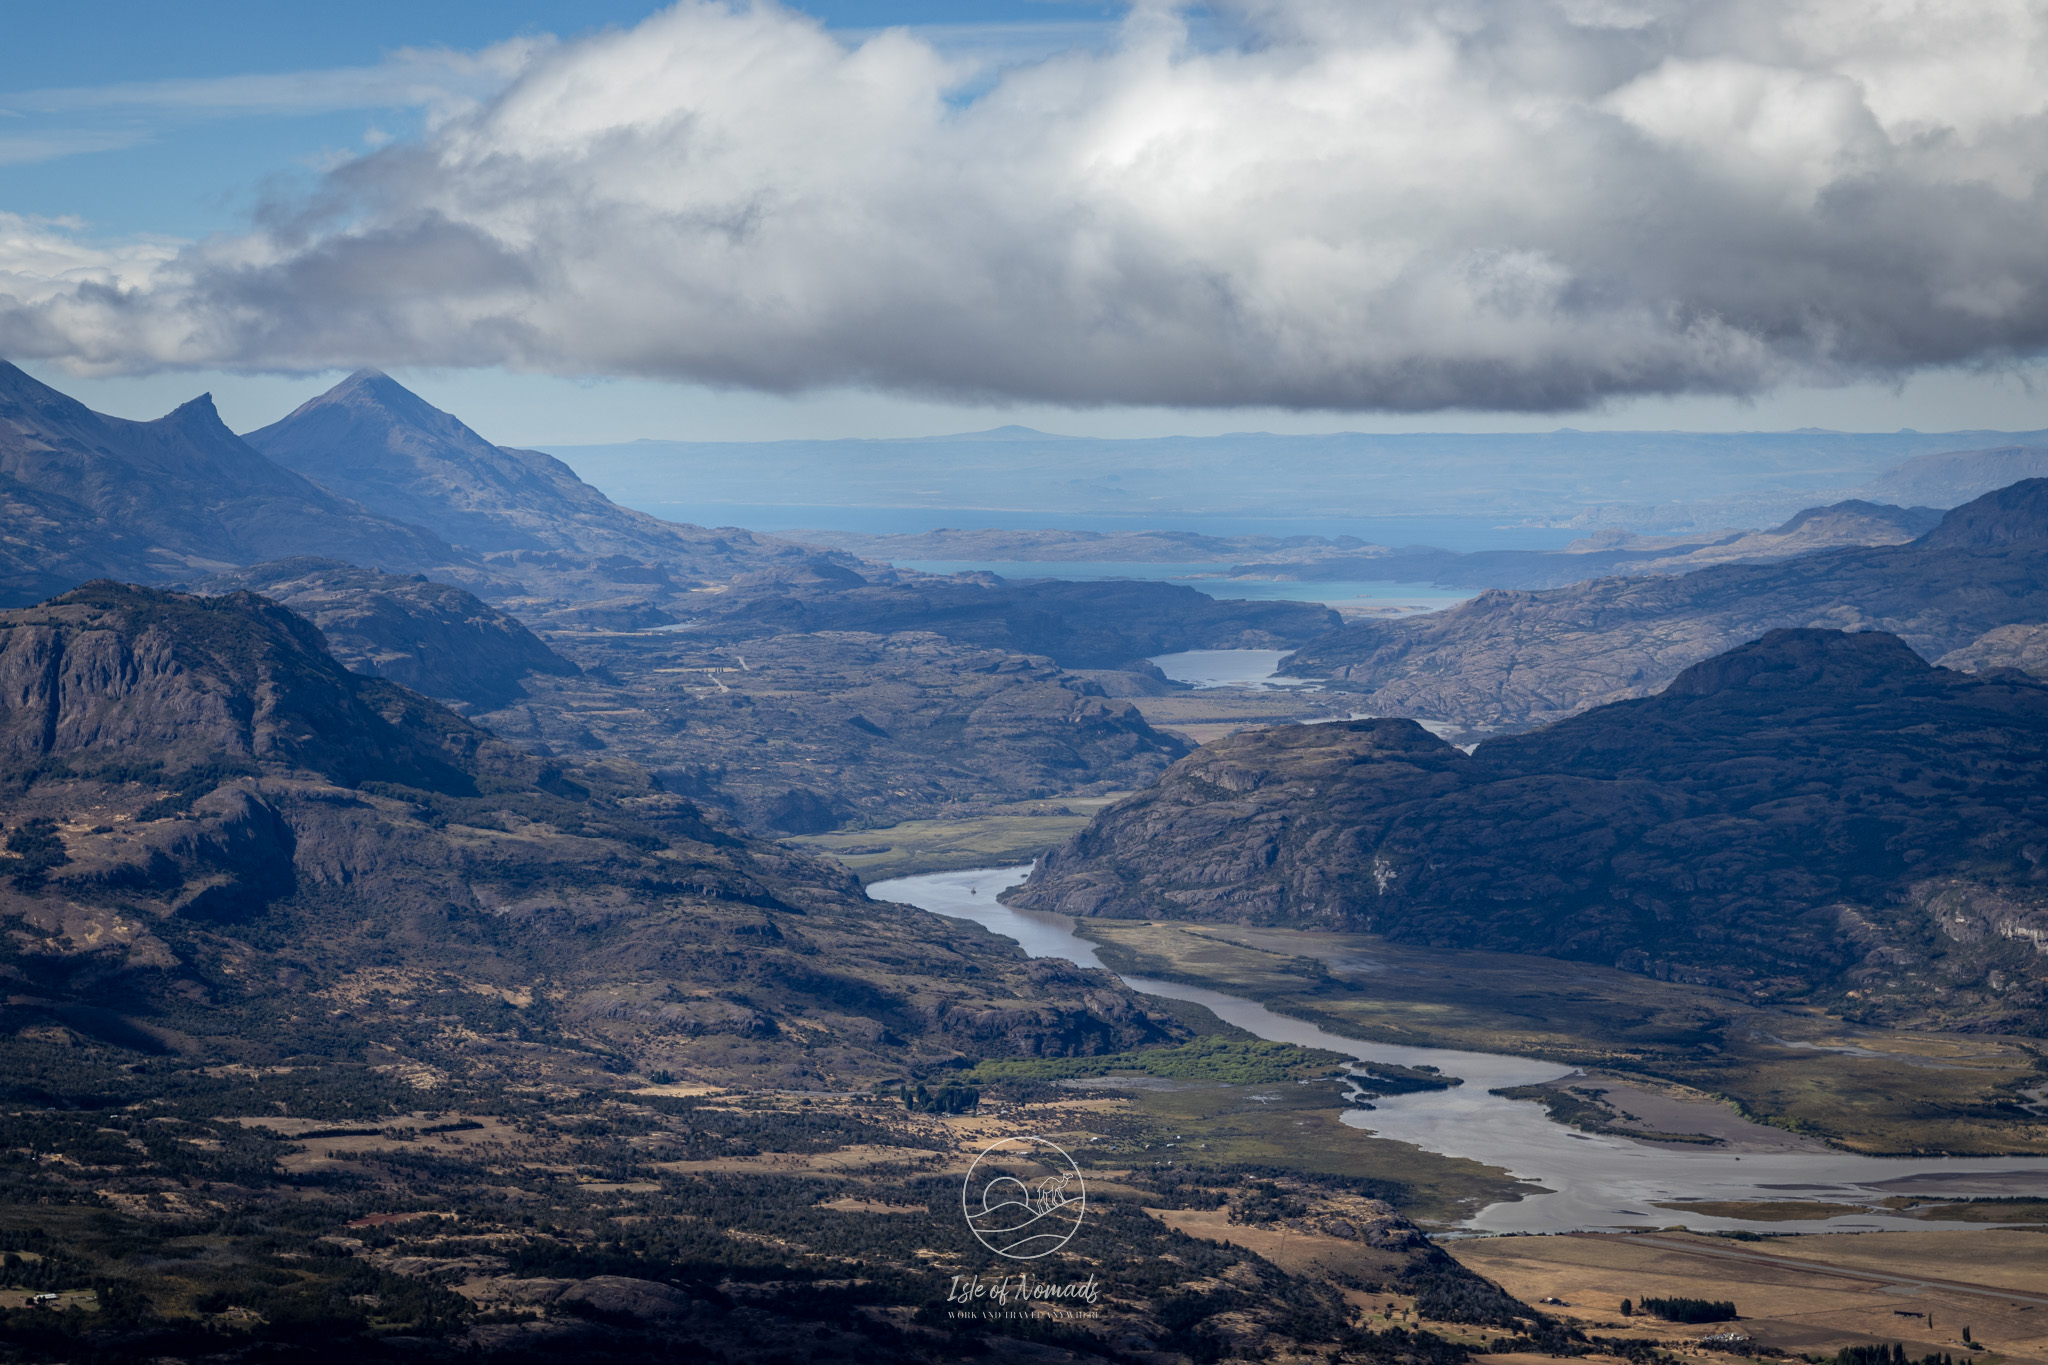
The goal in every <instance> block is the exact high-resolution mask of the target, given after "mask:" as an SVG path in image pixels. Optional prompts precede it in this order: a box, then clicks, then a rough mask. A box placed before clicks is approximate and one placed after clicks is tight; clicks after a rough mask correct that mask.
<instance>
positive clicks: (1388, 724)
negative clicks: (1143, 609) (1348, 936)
mask: <svg viewBox="0 0 2048 1365" xmlns="http://www.w3.org/2000/svg"><path fill="white" fill-rule="evenodd" d="M2044 763H2048V687H2044V686H2042V685H2041V684H2040V683H2038V682H2036V681H2034V680H2033V679H2031V678H2028V677H2025V676H2024V675H2020V674H2016V673H1995V674H1987V675H1978V676H1969V675H1963V674H1957V673H1953V672H1949V671H1947V670H1943V669H1936V668H1932V667H1930V666H1929V665H1927V664H1926V663H1924V662H1923V661H1922V660H1920V658H1919V657H1918V656H1916V655H1915V654H1914V653H1913V652H1912V651H1911V650H1909V649H1908V648H1906V646H1905V645H1904V644H1903V643H1901V642H1900V641H1899V640H1897V639H1896V638H1894V637H1891V636H1887V635H1882V634H1875V633H1863V634H1843V633H1839V632H1832V631H1819V630H1783V631H1775V632H1772V633H1771V634H1769V635H1767V636H1766V637H1765V638H1764V639H1762V640H1761V641H1758V642H1755V643H1753V644H1749V645H1745V646H1742V647H1740V648H1738V649H1735V650H1732V651H1729V652H1728V653H1726V654H1723V655H1720V656H1717V657H1715V658H1712V659H1709V660H1706V661H1703V662H1702V663H1699V664H1697V665H1695V666H1693V667H1692V668H1690V669H1688V670H1686V671H1685V672H1684V673H1682V674H1681V675H1680V676H1679V677H1678V678H1677V679H1675V680H1674V681H1673V682H1672V683H1671V684H1670V686H1668V687H1666V688H1665V689H1664V690H1663V692H1662V693H1661V694H1660V695H1658V696H1656V697H1653V698H1648V699H1644V700H1639V701H1631V702H1623V703H1618V704H1615V705H1610V706H1604V707H1601V708H1599V709H1597V710H1594V711H1590V712H1588V713H1586V714H1584V715H1582V716H1579V717H1576V718H1574V719H1571V720H1568V721H1564V722H1561V723H1558V724H1556V725H1552V726H1550V727H1548V728H1546V729H1543V730H1538V731H1535V732H1532V733H1529V734H1525V735H1517V736H1511V737H1506V738H1501V739H1496V740H1491V741H1488V742H1486V743H1484V744H1481V745H1480V746H1479V747H1478V748H1477V750H1476V751H1475V752H1473V753H1472V754H1469V755H1468V754H1466V753H1464V752H1461V751H1460V750H1458V749H1456V748H1454V747H1452V746H1451V745H1449V744H1447V743H1445V742H1443V741H1441V740H1439V739H1437V738H1435V737H1434V736H1432V735H1430V734H1429V733H1428V732H1426V731H1424V730H1423V729H1422V728H1421V727H1420V726H1418V725H1416V724H1414V723H1413V722H1410V721H1405V720H1393V719H1384V720H1371V721H1357V722H1351V723H1349V724H1334V725H1317V726H1294V727H1279V728H1275V729H1270V730H1262V731H1252V732H1248V733H1244V734H1240V735H1237V736H1233V737H1232V738H1230V739H1228V740H1225V741H1221V742H1219V743H1217V744H1214V745H1210V746H1206V747H1205V748H1203V749H1202V750H1200V751H1199V752H1198V753H1196V754H1195V755H1194V756H1193V757H1191V758H1188V759H1186V760H1183V761H1182V762H1181V763H1179V764H1177V765H1175V767H1174V768H1173V769H1172V770H1171V771H1169V772H1168V774H1167V776H1166V777H1165V778H1164V779H1162V781H1161V782H1160V783H1159V785H1158V786H1157V787H1155V788H1153V789H1151V790H1150V791H1146V792H1141V793H1139V794H1138V795H1136V796H1133V797H1131V798H1129V799H1128V800H1126V801H1124V802H1122V803H1120V804H1118V805H1117V806H1114V807H1111V808H1110V809H1109V810H1107V811H1105V812H1103V814H1102V815H1100V816H1098V817H1097V819H1096V820H1095V821H1094V822H1093V823H1092V824H1091V825H1090V826H1089V827H1088V828H1087V829H1086V830H1084V831H1083V832H1082V833H1081V834H1079V835H1077V836H1075V838H1074V839H1073V840H1072V841H1070V842H1069V843H1068V844H1067V845H1066V846H1065V847H1064V848H1062V849H1060V850H1058V851H1057V852H1055V853H1053V854H1050V855H1048V856H1047V857H1046V858H1045V859H1044V860H1043V862H1042V863H1041V865H1040V866H1039V867H1038V869H1037V870H1036V871H1034V873H1033V874H1032V877H1031V880H1030V881H1029V882H1028V883H1027V884H1026V885H1025V886H1024V887H1023V888H1022V889H1021V890H1020V891H1019V892H1017V893H1015V897H1014V898H1015V901H1016V903H1017V904H1020V905H1023V906H1026V907H1029V908H1032V909H1044V910H1060V911H1065V912H1068V913H1073V914H1082V915H1107V916H1113V917H1118V918H1141V917H1148V916H1172V917H1181V918H1190V919H1220V920H1236V921H1243V922H1250V923H1260V924H1283V925H1293V926H1301V927H1317V928H1343V929H1353V930H1365V931H1370V932H1377V933H1382V934H1386V935H1388V936H1389V937H1391V938H1394V939H1397V940H1401V941H1405V942H1415V943H1426V944H1431V945H1435V946H1447V947H1474V948H1489V949H1496V950H1502V949H1504V950H1512V951H1521V952H1534V953H1545V954H1551V955H1556V956H1564V957H1575V958H1583V959H1588V960H1593V961H1601V962H1611V963H1615V964H1617V965H1620V966H1623V967H1627V968H1631V969H1634V970H1639V971H1646V972H1651V973H1653V974H1657V975H1662V976H1666V977H1671V978H1674V979H1684V980H1691V981H1700V982H1706V983H1710V984H1722V985H1731V986H1741V987H1743V988H1744V989H1747V990H1751V991H1758V992H1763V993H1765V994H1767V995H1773V996H1803V995H1808V994H1810V993H1814V992H1818V993H1819V995H1821V996H1823V997H1829V998H1834V999H1838V1000H1846V999H1848V998H1849V997H1847V996H1846V995H1845V994H1844V993H1845V992H1847V991H1850V990H1855V991H1856V992H1858V995H1857V996H1856V997H1855V1000H1856V1002H1858V1003H1857V1004H1856V1007H1857V1008H1859V1009H1863V1010H1866V1011H1870V1012H1873V1013H1879V1014H1888V1015H1889V1016H1890V1017H1898V1018H1908V1017H1921V1018H1941V1019H1945V1020H1948V1021H1950V1022H1963V1023H1974V1024H1977V1025H1979V1026H1987V1027H1988V1026H1996V1027H2014V1026H2028V1027H2031V1026H2036V1025H2048V953H2044V951H2043V949H2042V943H2043V934H2044V932H2048V870H2044V868H2043V860H2044V858H2048V793H2044V792H2043V791H2042V789H2041V787H2040V784H2039V782H2038V781H2037V780H2036V779H2037V777H2038V774H2039V773H2040V772H2042V771H2043V770H2044V768H2043V765H2044Z"/></svg>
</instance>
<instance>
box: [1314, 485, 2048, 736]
mask: <svg viewBox="0 0 2048 1365" xmlns="http://www.w3.org/2000/svg"><path fill="white" fill-rule="evenodd" d="M2043 620H2048V479H2029V480H2025V481H2023V482H2021V483H2016V484H2013V485H2012V486H2010V487H2008V488H2002V489H1999V490H1998V491H1996V492H1993V493H1987V494H1985V495H1984V496H1983V497H1980V498H1978V499H1977V500H1976V501H1974V502H1971V503H1967V504H1965V505H1963V506H1961V507H1958V508H1956V509H1954V510H1953V511H1951V512H1949V513H1948V514H1947V515H1946V516H1944V517H1943V518H1942V520H1941V523H1940V525H1938V526H1936V527H1935V528H1934V529H1933V530H1932V531H1929V532H1928V533H1927V534H1926V535H1924V536H1921V537H1920V538H1919V539H1917V540H1914V541H1912V542H1910V543H1908V544H1904V545H1886V546H1874V547H1869V548H1851V549H1842V550H1829V551H1821V552H1819V553H1815V554H1809V555H1804V556H1801V557H1799V558H1796V559H1790V560H1786V561H1784V562H1782V563H1775V564H1730V565H1722V566H1718V567H1714V568H1706V569H1700V570H1698V571H1696V572H1693V573H1687V574H1683V575H1680V576H1676V577H1661V576H1643V577H1628V578H1604V579H1597V580H1595V581H1593V582H1589V583H1581V584H1578V585H1576V586H1573V587H1566V588H1557V589H1554V590H1551V591H1547V592H1513V591H1493V592H1485V593H1482V594H1480V595H1479V596H1478V597H1476V598H1474V599H1473V600H1471V601H1470V602H1466V603H1464V604H1462V605H1460V606H1457V607H1454V608H1452V609H1450V610H1448V611H1442V612H1433V613H1430V614H1428V615H1424V616H1416V617H1409V618H1406V619H1404V620H1399V621H1390V622H1366V623H1359V624H1354V625H1348V626H1346V627H1344V628H1343V629H1341V630H1338V631H1334V632H1332V633H1331V634H1330V635H1328V636H1325V637H1324V638H1323V639H1321V640H1318V641H1316V642H1314V643H1312V644H1310V645H1309V646H1308V647H1306V648H1304V649H1302V650H1299V651H1297V652H1296V653H1295V654H1293V655H1291V656H1289V657H1288V658H1287V659H1286V660H1284V661H1283V662H1282V668H1283V669H1284V670H1285V671H1286V672H1288V673H1291V674H1293V675H1295V676H1298V677H1322V678H1327V679H1329V680H1330V682H1331V684H1332V685H1333V686H1335V687H1338V688H1340V689H1343V690H1347V691H1353V692H1357V693H1360V694H1362V698H1363V705H1364V706H1365V707H1368V708H1370V709H1373V710H1375V711H1379V712H1382V713H1389V714H1394V715H1406V716H1420V717H1423V718H1426V719H1430V720H1437V721H1444V722H1448V723H1450V724H1452V725H1456V726H1462V727H1467V728H1470V729H1473V730H1483V729H1488V728H1504V727H1515V726H1525V725H1533V724H1542V723H1544V722H1546V721H1552V720H1557V719H1560V718H1562V717H1564V716H1569V715H1572V714H1574V713H1576V712H1578V711H1582V710H1584V709H1586V708H1587V707H1589V706H1597V705H1599V704H1601V703H1603V702H1610V701H1619V700H1622V699H1625V698H1629V697H1640V696H1645V695H1647V694H1649V693H1651V692H1654V691H1655V690H1657V689H1658V688H1660V687H1662V686H1663V685H1664V684H1665V683H1667V682H1669V681H1670V680H1671V679H1672V678H1674V677H1676V676H1677V675H1678V674H1679V672H1680V671H1681V670H1683V669H1685V668H1687V667H1689V666H1691V665H1692V664H1695V663H1698V662H1700V661H1701V660H1703V659H1706V658H1709V657H1711V656H1712V655H1714V654H1717V653H1720V652H1721V651H1723V650H1725V649H1729V648H1731V647H1732V646H1734V645H1736V644H1739V643H1740V642H1742V641H1744V640H1751V639H1755V638H1756V637H1757V636H1759V635H1761V634H1763V633H1764V632H1765V631H1767V630H1774V629H1780V628H1784V627H1801V626H1811V627H1819V628H1831V629H1861V630H1882V631H1888V632H1890V633H1892V634H1895V635H1897V636H1899V637H1900V638H1901V639H1903V640H1905V641H1906V643H1907V644H1909V645H1911V646H1912V647H1913V648H1914V649H1916V650H1918V651H1920V652H1921V653H1922V654H1923V655H1925V656H1927V657H1929V658H1936V657H1939V656H1941V655H1944V654H1946V653H1948V652H1949V651H1951V650H1957V649H1962V648H1965V647H1966V646H1969V645H1970V644H1971V642H1973V641H1974V640H1976V639H1977V638H1978V637H1980V636H1982V635H1984V634H1985V633H1986V632H1988V631H1992V630H1995V629H1998V628H2000V627H2003V626H2010V625H2015V624H2034V623H2039V622H2041V621H2043Z"/></svg>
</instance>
